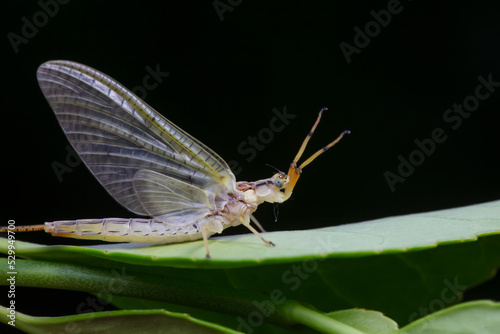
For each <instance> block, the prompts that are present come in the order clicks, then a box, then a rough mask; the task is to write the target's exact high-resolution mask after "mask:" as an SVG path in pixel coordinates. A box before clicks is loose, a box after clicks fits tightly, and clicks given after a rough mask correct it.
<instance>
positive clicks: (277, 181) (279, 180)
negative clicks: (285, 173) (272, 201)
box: [274, 179, 283, 189]
mask: <svg viewBox="0 0 500 334" xmlns="http://www.w3.org/2000/svg"><path fill="white" fill-rule="evenodd" d="M274 185H275V186H276V187H278V188H280V189H281V188H283V180H282V179H276V181H274Z"/></svg>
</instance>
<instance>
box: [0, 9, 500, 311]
mask: <svg viewBox="0 0 500 334" xmlns="http://www.w3.org/2000/svg"><path fill="white" fill-rule="evenodd" d="M46 2H47V3H53V1H46ZM388 2H389V1H309V2H307V3H305V2H301V1H273V2H266V1H241V2H240V3H239V4H237V5H236V6H231V9H232V11H229V10H228V11H225V12H224V13H222V14H221V15H222V16H219V15H218V13H217V11H216V9H215V8H214V6H213V2H212V1H196V2H195V1H165V2H163V1H162V2H159V1H158V2H152V1H141V2H135V1H133V2H132V1H120V2H118V1H110V2H102V1H76V0H73V1H70V2H69V3H67V4H59V6H58V8H57V10H56V9H55V8H54V7H53V5H51V6H52V7H51V10H52V11H54V15H53V17H50V18H48V19H47V20H46V22H43V17H42V16H43V14H39V12H41V11H43V8H42V6H41V5H40V4H39V3H37V2H35V1H32V2H30V3H28V2H19V3H18V2H15V1H10V2H9V4H8V5H7V6H8V10H7V11H6V12H4V15H3V16H4V18H3V19H2V21H3V22H4V23H5V25H4V27H3V28H2V29H3V31H2V34H3V36H4V38H3V42H2V53H1V54H2V59H3V61H2V63H1V65H0V66H1V78H2V82H3V84H2V89H1V94H2V100H3V103H2V107H3V108H2V111H3V118H2V119H3V121H2V124H3V136H4V142H5V143H6V144H5V145H4V147H5V149H6V152H4V158H3V164H2V174H3V175H4V179H3V184H4V187H3V191H4V193H5V195H4V196H5V197H4V203H5V206H4V207H3V212H4V216H5V218H4V222H2V224H5V223H6V221H7V220H8V219H14V220H15V221H16V224H17V225H25V224H39V223H43V222H45V221H53V220H62V219H76V218H99V217H130V216H131V214H130V213H129V212H128V211H126V210H125V209H124V208H122V207H120V206H119V205H118V204H117V203H116V202H115V201H114V200H113V199H112V198H111V197H110V196H109V195H108V194H107V193H106V191H104V189H103V188H102V187H101V186H100V185H99V183H98V182H97V181H96V180H95V179H94V178H93V176H92V175H91V174H90V173H89V172H88V170H87V169H86V168H85V167H84V166H83V164H82V165H79V166H77V167H74V168H72V171H71V173H65V174H63V175H62V182H60V181H59V180H58V177H57V176H56V173H55V172H54V169H53V164H54V162H57V163H61V164H66V165H67V163H66V162H65V160H66V158H67V151H66V147H67V145H68V142H67V140H66V139H65V137H64V135H63V133H62V131H61V129H60V128H59V125H58V124H57V121H56V119H55V117H54V116H53V114H52V111H51V110H50V108H49V106H48V104H47V102H46V101H45V99H44V98H43V95H42V93H41V91H40V90H39V88H38V84H37V81H36V77H35V73H36V69H37V67H38V66H39V65H40V64H41V63H43V62H45V61H47V60H54V59H66V60H73V61H77V62H80V63H83V64H86V65H89V66H91V67H94V68H96V69H98V70H100V71H102V72H104V73H106V74H108V75H110V76H111V77H113V78H115V79H116V80H118V81H119V82H121V83H122V84H123V85H125V86H126V87H128V88H130V89H132V88H133V87H136V86H138V85H139V86H140V85H141V84H142V81H143V79H144V77H145V76H146V75H147V74H148V72H147V70H146V67H147V66H150V67H151V68H155V67H156V66H157V65H158V66H159V68H160V69H161V71H164V72H169V73H170V74H169V76H168V77H166V78H164V80H163V81H162V82H161V83H160V84H159V85H158V86H157V87H156V88H155V89H153V90H151V91H148V92H147V96H146V98H145V100H146V101H147V102H148V103H149V104H150V105H151V106H153V107H154V108H155V109H156V110H158V111H159V112H160V113H162V114H163V115H164V116H166V117H167V118H168V119H170V120H171V121H173V122H174V123H175V124H177V125H178V126H180V127H181V128H183V129H184V130H186V131H187V132H188V133H190V134H192V135H193V136H195V137H196V138H198V139H199V140H201V141H202V142H203V143H205V144H206V145H208V146H209V147H211V148H212V149H214V150H215V151H216V152H217V153H219V154H220V156H221V157H223V158H224V159H225V160H226V161H228V162H229V161H237V162H238V165H239V169H241V170H238V173H237V179H238V180H249V181H253V180H257V179H262V178H266V177H269V176H271V175H272V174H273V173H274V171H273V170H272V169H270V168H269V167H268V166H266V164H271V165H273V166H276V167H277V168H280V169H283V170H287V169H288V165H289V163H290V162H291V160H292V159H293V157H294V156H295V154H296V152H297V150H298V148H299V146H300V144H301V142H302V140H303V139H304V136H305V135H306V134H307V132H308V131H309V129H310V127H311V126H312V124H313V122H314V121H315V118H316V116H317V112H318V111H319V109H320V108H321V107H323V106H327V107H329V110H328V111H327V112H326V113H325V114H324V117H323V120H322V122H321V123H320V125H319V127H318V129H317V131H316V134H315V135H314V137H313V138H312V140H311V141H310V144H309V147H308V150H307V151H306V154H305V155H306V156H308V155H310V154H312V153H313V152H315V151H316V150H317V149H319V148H320V147H322V146H324V145H325V144H326V143H328V142H330V141H331V140H332V139H334V138H335V137H336V136H337V135H338V133H340V132H341V131H342V130H345V129H349V130H351V131H352V134H351V135H350V136H347V137H345V139H344V140H342V141H341V142H340V144H339V145H338V146H336V147H334V148H333V149H331V150H330V151H328V153H326V154H325V155H323V156H321V157H320V158H318V160H317V161H315V162H314V163H313V164H311V165H310V166H308V167H307V168H306V169H305V170H304V173H303V176H302V177H301V179H300V181H299V183H298V186H297V187H296V188H295V191H294V195H293V198H292V199H290V200H289V201H288V202H286V203H284V204H283V205H282V206H281V207H280V216H279V221H278V222H277V223H275V222H274V216H273V209H272V205H269V204H264V205H262V206H261V207H260V208H259V210H258V212H257V218H258V219H259V220H260V221H261V223H262V224H263V225H264V226H265V227H266V228H267V229H268V230H270V231H278V230H289V229H309V228H317V227H325V226H331V225H337V224H345V223H350V222H358V221H364V220H369V219H375V218H380V217H385V216H391V215H399V214H408V213H413V212H422V211H430V210H438V209H444V208H451V207H458V206H463V205H469V204H474V203H481V202H486V201H492V200H498V199H499V198H500V177H499V173H498V167H499V165H498V151H499V140H500V131H499V130H498V124H499V123H498V119H499V112H500V110H499V106H500V87H499V88H497V90H496V91H495V92H494V93H492V94H491V96H490V97H489V98H488V99H486V100H485V101H481V102H480V105H479V108H478V109H477V110H476V111H474V112H472V113H471V116H470V117H469V118H467V119H463V122H462V124H461V125H460V126H459V127H458V128H457V129H456V130H453V129H452V128H451V127H450V125H452V123H446V122H445V121H444V120H443V114H444V113H445V111H446V110H447V109H448V108H451V107H452V106H453V104H455V103H457V104H461V103H462V102H463V101H464V98H466V97H467V96H470V95H473V94H474V92H475V88H476V86H477V85H478V84H479V81H478V79H477V78H478V76H483V77H484V78H486V77H487V76H488V75H490V74H491V75H492V77H493V80H494V81H497V82H500V65H499V64H500V63H499V59H500V58H499V57H500V20H499V18H500V17H499V15H498V12H495V9H494V8H492V7H490V5H489V3H494V2H492V1H491V2H481V3H477V2H475V1H458V2H457V1H440V2H439V3H436V2H433V1H401V4H400V8H401V11H400V13H399V14H395V15H392V17H391V20H390V23H389V24H387V26H386V27H382V28H381V29H380V32H379V33H378V34H376V35H375V36H374V37H372V38H371V40H370V43H369V44H368V45H367V46H366V47H364V48H362V49H361V50H360V52H359V53H358V54H352V55H351V62H350V63H348V62H347V61H346V58H345V56H344V55H343V53H342V51H341V48H340V47H339V44H340V43H341V42H345V43H349V44H351V45H353V44H354V37H355V31H354V28H355V27H356V26H357V27H359V28H360V29H364V27H365V25H366V24H367V23H368V22H370V21H373V20H374V19H373V17H372V15H371V14H370V11H372V10H374V11H376V12H379V11H380V10H382V9H386V8H387V5H388ZM222 3H227V2H226V1H222ZM236 3H237V1H233V4H236ZM37 13H38V14H37ZM34 16H35V17H34ZM23 17H25V18H26V19H25V20H24V21H23ZM221 17H222V18H223V20H221ZM37 18H38V19H39V20H41V21H37V22H38V24H39V27H37V28H36V29H37V31H36V32H34V33H32V35H33V36H31V37H29V38H27V39H26V40H25V41H26V43H22V44H19V45H17V48H18V52H15V48H16V47H13V45H12V43H11V42H10V41H9V36H10V37H11V38H12V36H13V34H16V35H18V36H22V34H23V26H24V25H26V23H25V22H26V21H29V22H31V23H33V22H34V20H36V19H37ZM9 34H10V35H9ZM284 106H286V109H287V112H288V113H290V114H293V115H296V117H295V118H294V119H293V120H291V121H290V123H289V124H288V125H286V127H285V128H284V130H283V131H281V132H277V133H274V135H273V139H272V140H271V141H270V142H269V143H266V144H265V148H264V149H263V150H262V151H259V152H258V153H257V155H256V157H255V159H253V160H252V161H247V159H246V158H248V155H246V154H241V152H239V151H238V146H239V145H241V144H242V142H244V141H247V138H248V136H255V135H257V134H258V133H259V131H262V129H264V128H269V125H270V121H271V119H272V118H273V117H274V114H273V112H272V110H273V109H274V108H276V109H277V110H280V111H281V110H283V108H284ZM435 128H442V129H443V130H444V131H445V133H446V135H447V139H446V140H445V141H444V142H443V143H440V144H436V148H435V151H434V153H433V154H432V155H430V156H428V157H426V158H425V161H424V162H423V163H422V164H421V165H420V166H417V167H416V168H415V171H414V172H413V173H412V174H411V175H410V176H408V177H407V178H406V180H405V182H404V183H397V184H396V186H395V191H391V190H390V187H389V185H388V183H387V182H386V179H385V178H384V173H385V172H386V171H390V172H393V173H397V169H398V164H399V160H398V156H400V155H401V156H403V157H405V158H408V156H409V155H410V154H411V153H412V152H413V151H414V150H415V149H416V148H417V146H416V145H415V143H414V141H415V140H416V139H418V140H424V139H426V138H429V137H430V136H431V132H432V131H433V130H434V129H435ZM228 233H247V232H246V231H245V229H244V228H242V227H238V228H234V229H232V231H231V230H227V233H226V234H228ZM18 239H19V240H28V241H36V242H39V243H43V244H60V243H65V244H84V243H82V242H80V241H75V240H69V239H57V238H53V237H51V236H49V235H45V234H44V233H34V234H29V235H28V234H27V235H22V236H18ZM495 284H498V279H497V280H496V283H495V281H493V283H490V284H489V285H487V286H486V287H483V288H482V290H475V291H472V292H471V293H470V294H469V296H472V297H469V298H475V297H476V296H477V298H480V297H482V296H487V297H489V298H491V297H492V291H491V289H492V288H493V287H495V286H496V285H495ZM49 296H50V298H49V299H50V300H49V301H48V300H47V298H48V297H49ZM1 298H4V293H2V296H1ZM84 298H85V295H84V294H69V293H67V292H61V291H48V292H47V291H39V290H37V289H21V288H19V293H18V295H17V298H16V299H17V301H18V302H17V304H18V306H19V308H18V310H19V311H24V312H27V313H31V314H43V315H61V314H72V313H74V309H75V307H76V305H78V304H79V303H80V302H81V301H82V300H83V299H84ZM496 298H498V294H496ZM42 307H43V309H42Z"/></svg>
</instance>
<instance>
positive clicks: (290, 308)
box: [278, 300, 364, 334]
mask: <svg viewBox="0 0 500 334" xmlns="http://www.w3.org/2000/svg"><path fill="white" fill-rule="evenodd" d="M278 312H280V313H281V315H282V316H283V317H284V318H285V319H287V320H288V322H291V323H297V324H301V325H304V326H307V327H309V328H312V329H315V330H317V331H318V332H320V333H326V334H364V332H361V331H359V330H357V329H356V328H354V327H351V326H348V325H346V324H344V323H342V322H340V321H337V320H335V319H332V318H330V317H327V316H326V315H324V314H322V313H320V312H318V311H315V310H313V309H310V308H308V307H305V306H304V305H302V304H300V303H298V302H297V301H294V300H289V301H287V302H286V303H285V304H283V306H281V307H280V309H279V310H278Z"/></svg>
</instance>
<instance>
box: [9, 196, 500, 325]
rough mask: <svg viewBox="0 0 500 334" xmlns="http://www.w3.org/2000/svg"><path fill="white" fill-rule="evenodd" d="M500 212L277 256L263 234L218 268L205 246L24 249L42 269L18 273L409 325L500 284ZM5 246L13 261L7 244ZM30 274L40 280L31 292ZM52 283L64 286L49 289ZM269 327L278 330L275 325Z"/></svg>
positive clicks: (166, 296) (418, 218)
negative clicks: (117, 281)
mask: <svg viewBox="0 0 500 334" xmlns="http://www.w3.org/2000/svg"><path fill="white" fill-rule="evenodd" d="M499 212H500V201H497V202H491V203H484V204H480V205H473V206H469V207H463V208H457V209H449V210H442V211H436V212H431V213H422V214H413V215H407V216H400V217H390V218H385V219H378V220H374V221H369V222H365V223H357V224H350V225H344V226H336V227H330V228H323V229H317V230H309V231H289V232H277V233H267V234H266V238H268V239H269V240H272V241H274V242H275V243H276V244H277V246H276V247H273V248H271V247H266V246H265V245H263V244H261V241H260V240H258V238H256V237H255V236H253V235H244V236H230V237H220V238H216V239H213V240H212V241H211V242H210V249H211V253H212V257H213V258H212V259H210V260H206V259H204V255H205V254H204V247H203V243H201V242H191V243H184V244H175V245H162V246H152V247H137V245H133V244H127V245H123V244H119V245H111V244H107V245H102V246H97V247H76V246H42V245H35V244H30V243H23V242H20V241H16V255H17V256H22V257H26V258H30V259H35V260H37V261H28V262H33V264H32V265H31V267H29V266H28V264H25V266H26V267H25V269H26V271H21V270H18V271H19V272H20V275H19V276H20V281H19V284H20V286H21V285H28V286H40V287H44V286H46V287H54V288H63V289H76V290H78V289H81V288H82V287H81V286H76V285H75V284H76V282H78V277H79V276H81V277H85V275H86V274H87V270H89V269H91V270H97V271H99V270H101V272H100V273H97V272H93V273H94V274H95V277H94V276H89V277H88V279H87V280H86V282H87V284H88V285H89V286H87V287H85V288H84V289H83V291H90V292H96V293H99V292H102V290H101V291H100V290H99V289H103V287H102V286H101V285H99V284H100V283H99V280H100V279H101V278H100V277H101V276H102V275H103V273H104V274H105V276H106V275H109V274H110V271H112V270H115V271H116V272H118V273H123V275H125V276H132V277H133V278H134V279H133V280H130V281H131V282H129V283H130V284H131V287H133V288H130V290H131V291H135V292H134V293H131V294H128V293H127V291H128V290H127V289H125V288H124V290H123V291H120V292H119V293H114V294H116V295H125V296H130V297H135V298H139V299H154V300H160V301H163V302H167V303H172V304H180V305H185V306H189V307H198V308H202V309H210V310H215V311H216V312H223V313H231V311H232V312H233V314H239V315H240V316H242V317H243V318H244V319H247V320H248V317H249V316H250V314H252V313H251V312H261V313H262V311H259V306H262V305H268V306H269V305H271V306H272V307H274V308H275V309H279V308H280V307H281V306H283V305H285V302H286V301H288V300H298V301H301V302H304V303H308V304H311V305H313V306H314V307H316V308H318V309H320V310H322V311H324V312H329V311H333V310H339V309H346V308H353V307H358V308H366V309H373V310H378V311H381V312H383V313H384V314H386V315H388V316H389V317H391V318H393V319H395V320H396V321H397V322H398V323H400V324H403V325H404V324H406V323H409V322H411V321H413V320H415V319H418V318H419V317H422V316H425V314H426V312H427V313H429V312H433V311H436V310H439V309H441V308H444V307H448V306H450V305H453V304H455V303H457V302H459V300H460V298H461V294H462V292H463V291H464V290H465V289H466V288H468V287H470V286H475V285H477V284H480V283H481V282H484V281H485V280H487V279H489V278H491V277H492V276H493V275H494V273H495V271H496V270H497V268H498V267H500V218H499ZM17 236H19V234H18V235H17ZM1 241H2V242H0V249H2V250H3V251H4V252H5V251H7V242H6V240H1ZM38 261H51V262H54V261H55V262H60V263H61V265H62V263H71V264H72V265H67V266H68V267H67V268H70V267H71V266H75V267H71V268H77V269H75V270H76V271H72V270H69V269H68V270H66V269H65V270H59V269H57V264H56V263H48V262H38ZM22 265H24V264H22ZM86 267H88V268H86ZM29 268H31V269H29ZM28 269H29V270H31V272H32V275H31V276H30V277H31V278H30V279H26V280H24V283H21V282H22V281H23V279H22V277H21V275H23V274H24V275H27V272H28ZM106 271H107V272H106ZM49 273H50V274H49ZM47 275H49V276H50V275H51V277H56V278H57V279H56V280H55V281H57V282H50V281H49V280H43V277H44V276H47ZM65 275H69V276H68V279H66V277H65ZM111 276H112V277H114V276H113V274H112V273H111ZM93 277H94V278H93ZM3 282H4V283H2V284H5V280H3ZM47 282H48V283H47ZM152 286H153V287H154V289H153V290H148V289H150V288H151V287H152ZM151 291H154V292H157V291H159V292H158V293H152V292H151ZM271 306H270V307H271ZM138 307H140V306H138ZM422 309H425V310H427V311H426V312H422V311H421V310H422ZM264 318H266V321H267V320H269V321H274V320H273V316H269V317H264ZM275 320H276V319H275ZM279 321H280V320H279V319H277V320H276V322H279Z"/></svg>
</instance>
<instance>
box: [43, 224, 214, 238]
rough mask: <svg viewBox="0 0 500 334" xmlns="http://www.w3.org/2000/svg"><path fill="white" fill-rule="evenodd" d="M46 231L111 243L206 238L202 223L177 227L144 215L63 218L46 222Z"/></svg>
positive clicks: (55, 234) (68, 236) (62, 235)
mask: <svg viewBox="0 0 500 334" xmlns="http://www.w3.org/2000/svg"><path fill="white" fill-rule="evenodd" d="M45 232H47V233H50V234H52V235H54V236H61V237H67V238H76V239H91V240H104V241H111V242H147V243H177V242H184V241H191V240H198V239H201V238H202V234H201V229H200V226H199V225H198V223H194V224H191V225H186V226H173V225H168V224H165V223H162V222H160V221H158V220H155V219H142V218H104V219H78V220H60V221H55V222H48V223H45ZM210 234H211V233H210Z"/></svg>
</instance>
